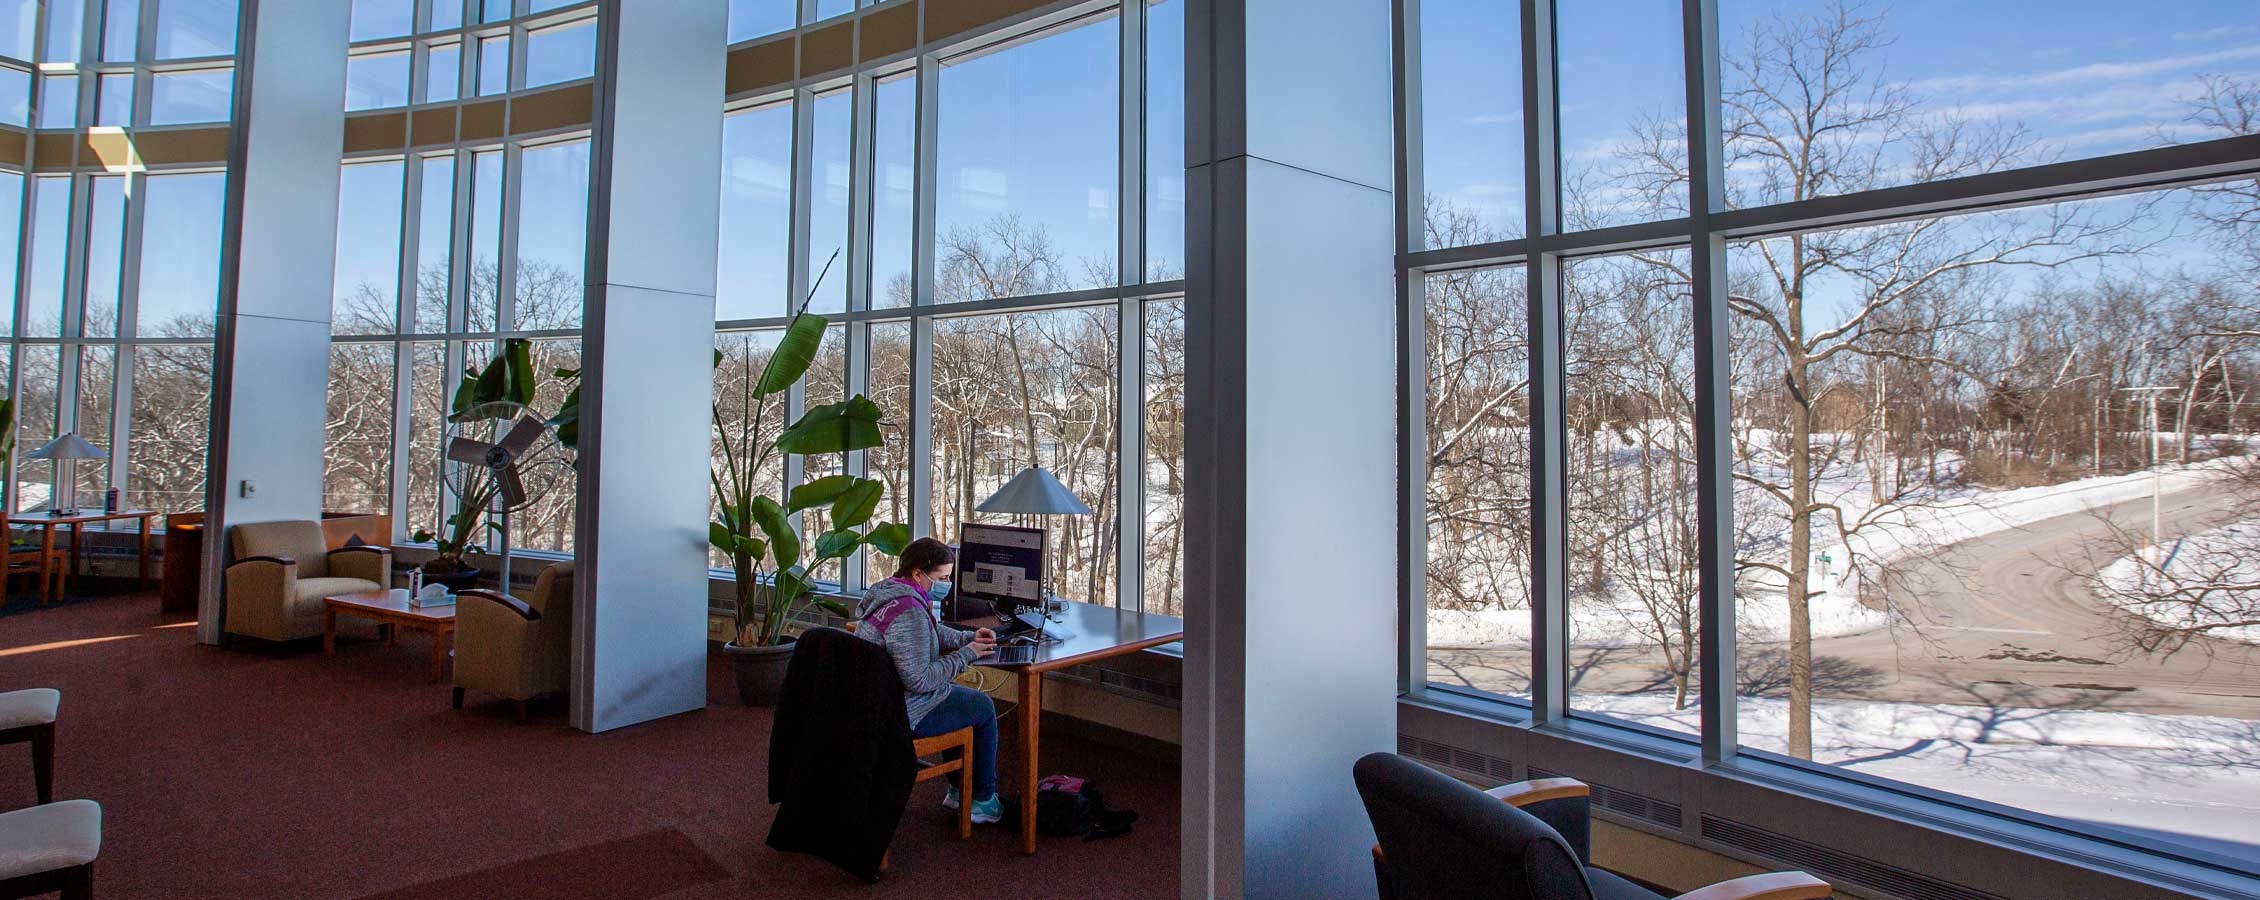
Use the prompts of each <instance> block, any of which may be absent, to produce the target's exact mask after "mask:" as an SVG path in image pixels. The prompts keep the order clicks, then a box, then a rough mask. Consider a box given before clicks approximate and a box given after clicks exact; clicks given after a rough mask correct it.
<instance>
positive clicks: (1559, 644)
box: [1522, 0, 1569, 724]
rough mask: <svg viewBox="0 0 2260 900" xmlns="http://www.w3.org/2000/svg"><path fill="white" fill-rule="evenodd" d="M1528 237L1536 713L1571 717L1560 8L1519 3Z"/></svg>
mask: <svg viewBox="0 0 2260 900" xmlns="http://www.w3.org/2000/svg"><path fill="white" fill-rule="evenodd" d="M1522 85H1523V87H1522V105H1523V117H1522V120H1523V146H1524V148H1525V149H1524V153H1523V180H1524V184H1525V188H1524V202H1523V216H1524V222H1523V225H1524V230H1523V233H1524V235H1525V237H1524V241H1525V242H1526V244H1527V249H1526V250H1525V251H1524V257H1525V259H1527V260H1528V262H1527V263H1526V265H1525V270H1524V275H1525V277H1527V278H1528V279H1529V287H1528V290H1527V301H1528V303H1529V328H1530V334H1529V347H1530V516H1531V522H1530V541H1531V547H1530V614H1531V642H1530V649H1531V660H1530V711H1531V720H1532V722H1533V723H1534V724H1545V723H1548V722H1554V721H1559V720H1561V719H1563V718H1566V717H1567V716H1568V715H1569V666H1568V662H1569V595H1568V588H1567V583H1568V582H1567V579H1566V577H1565V576H1566V574H1567V572H1568V568H1569V559H1568V556H1567V551H1566V548H1567V546H1568V532H1569V514H1568V500H1569V493H1568V481H1567V480H1566V478H1565V475H1566V473H1567V469H1566V467H1565V465H1564V464H1565V462H1566V460H1567V457H1568V445H1567V443H1566V441H1565V440H1564V432H1565V425H1564V420H1563V413H1562V410H1563V406H1564V404H1565V403H1566V401H1567V396H1566V394H1565V390H1564V389H1565V386H1564V375H1565V372H1564V371H1563V363H1564V361H1565V359H1566V358H1567V357H1566V355H1565V347H1564V344H1565V336H1564V333H1563V328H1562V304H1561V301H1562V258H1561V257H1560V256H1559V255H1557V254H1550V253H1546V252H1544V251H1543V250H1542V249H1541V248H1542V247H1543V241H1542V239H1543V238H1544V237H1545V236H1547V235H1550V234H1553V233H1554V232H1555V231H1557V230H1558V229H1559V228H1560V227H1561V215H1560V189H1561V169H1560V149H1561V148H1560V144H1559V140H1560V129H1559V128H1558V127H1557V126H1558V123H1557V121H1556V118H1557V114H1558V112H1559V109H1560V107H1559V106H1558V105H1557V104H1558V102H1559V99H1560V98H1559V95H1558V92H1557V91H1556V89H1555V88H1556V85H1555V83H1554V2H1553V0H1522Z"/></svg>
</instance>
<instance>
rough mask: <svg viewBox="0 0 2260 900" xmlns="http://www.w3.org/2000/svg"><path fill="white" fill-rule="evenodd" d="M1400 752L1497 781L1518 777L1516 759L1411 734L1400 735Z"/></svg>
mask: <svg viewBox="0 0 2260 900" xmlns="http://www.w3.org/2000/svg"><path fill="white" fill-rule="evenodd" d="M1397 753H1398V754H1399V755H1402V756H1410V757H1413V758H1415V759H1421V760H1426V761H1428V762H1432V763H1435V764H1437V765H1442V766H1451V767H1452V768H1455V769H1458V770H1460V771H1462V772H1466V773H1468V774H1470V775H1480V776H1484V777H1487V778H1492V779H1497V781H1496V783H1497V784H1505V783H1507V782H1509V781H1513V780H1514V777H1515V776H1514V771H1515V770H1514V763H1512V762H1510V761H1508V760H1506V759H1503V758H1500V757H1497V756H1492V755H1490V754H1488V753H1478V752H1476V751H1474V750H1469V749H1467V748H1465V747H1454V746H1452V745H1450V744H1445V743H1440V742H1437V741H1431V740H1426V739H1424V738H1417V737H1413V736H1412V735H1409V734H1403V733H1399V734H1398V735H1397Z"/></svg>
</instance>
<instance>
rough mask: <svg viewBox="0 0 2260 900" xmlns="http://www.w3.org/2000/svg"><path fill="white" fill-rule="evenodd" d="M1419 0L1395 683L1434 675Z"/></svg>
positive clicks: (1408, 116)
mask: <svg viewBox="0 0 2260 900" xmlns="http://www.w3.org/2000/svg"><path fill="white" fill-rule="evenodd" d="M1420 3H1421V0H1397V3H1396V7H1397V8H1396V10H1395V13H1396V15H1395V18H1394V20H1393V26H1394V28H1395V30H1396V35H1395V36H1396V42H1397V47H1396V52H1397V66H1396V91H1397V103H1396V107H1397V117H1396V129H1397V135H1396V137H1397V146H1398V147H1399V148H1400V149H1399V150H1398V152H1397V184H1396V188H1397V260H1396V270H1397V390H1398V401H1397V491H1398V492H1397V508H1398V511H1399V515H1398V517H1397V635H1398V641H1399V645H1398V651H1397V689H1398V690H1399V691H1412V690H1417V689H1419V688H1421V687H1423V686H1425V685H1426V684H1427V683H1428V577H1427V576H1428V463H1427V459H1428V454H1427V448H1428V375H1427V368H1428V359H1427V351H1426V348H1427V346H1428V344H1427V326H1428V321H1427V316H1426V315H1425V311H1426V306H1427V299H1426V287H1427V285H1426V283H1425V279H1426V276H1425V275H1424V274H1423V273H1420V272H1415V271H1412V270H1410V269H1407V268H1405V255H1406V253H1408V252H1410V251H1412V250H1417V249H1419V248H1420V247H1421V246H1423V241H1424V237H1423V235H1422V234H1421V228H1422V222H1423V221H1424V219H1423V213H1424V200H1423V199H1422V194H1421V184H1422V181H1423V175H1424V172H1423V162H1424V160H1425V157H1424V156H1423V153H1422V144H1421V81H1420V71H1421V70H1420V66H1421V62H1420V60H1421V56H1420V50H1421V47H1420V14H1421V12H1420Z"/></svg>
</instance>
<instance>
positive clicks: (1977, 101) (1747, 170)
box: [1719, 0, 2256, 206]
mask: <svg viewBox="0 0 2260 900" xmlns="http://www.w3.org/2000/svg"><path fill="white" fill-rule="evenodd" d="M2254 12H2255V9H2254V7H2253V5H2252V4H2251V3H2248V2H2238V0H2206V2H2184V3H2167V4H2156V5H2149V4H2126V3H2073V4H2061V5H2059V6H2058V7H2053V8H2051V13H2050V15H2048V16H2047V17H2045V18H2044V19H2042V20H2039V21H2033V22H2025V21H2023V20H2021V19H2017V20H2014V21H2013V22H2012V20H2011V19H2010V17H2009V16H2008V13H2009V10H2007V9H1997V8H1992V7H1989V6H1986V5H1982V4H1981V5H1977V6H1967V5H1959V4H1946V3H1935V2H1926V3H1919V4H1898V5H1892V6H1880V5H1879V6H1874V7H1861V8H1859V9H1858V10H1857V11H1856V14H1854V15H1849V16H1838V15H1837V14H1836V12H1835V10H1834V9H1833V8H1831V7H1826V6H1821V5H1807V4H1800V3H1794V2H1786V0H1725V2H1721V3H1720V4H1719V37H1720V44H1721V47H1720V50H1721V56H1722V60H1721V64H1720V66H1719V75H1720V78H1721V82H1722V84H1721V88H1722V94H1723V97H1722V100H1723V101H1724V108H1723V110H1722V114H1723V116H1724V124H1725V126H1726V127H1725V128H1723V129H1722V131H1723V132H1724V133H1725V135H1726V151H1727V152H1726V159H1727V162H1728V170H1727V171H1728V181H1729V183H1730V184H1732V185H1733V187H1734V188H1735V190H1734V191H1732V192H1731V193H1730V195H1729V198H1728V201H1729V204H1730V205H1733V206H1755V205H1760V204H1766V203H1783V202H1791V201H1796V200H1803V199H1807V198H1810V197H1816V196H1827V195H1832V194H1844V193H1851V192H1853V191H1860V190H1867V189H1872V188H1880V187H1891V186H1896V185H1904V184H1920V183H1924V182H1928V181H1935V180H1938V179H1941V178H1947V177H1952V176H1957V175H1968V174H1974V173H1978V172H1984V171H1991V170H1997V169H2005V168H2010V167H2014V166H2022V165H2032V164H2036V163H2047V162H2057V161H2060V160H2071V159H2080V158H2083V157H2091V156H2102V155H2106V154H2112V153H2123V152H2127V151H2132V150H2142V149H2146V148H2151V147H2160V146H2167V145H2172V144H2180V143H2187V142H2191V141H2202V140H2210V139H2213V138H2218V137H2224V136H2227V135H2228V134H2229V133H2232V132H2235V131H2237V130H2239V129H2241V130H2245V131H2249V130H2250V129H2251V128H2252V127H2253V121H2252V117H2253V115H2254V110H2253V107H2252V106H2250V105H2248V101H2249V99H2250V97H2251V95H2252V90H2251V84H2252V82H2251V79H2252V76H2253V74H2254V69H2253V67H2252V64H2251V58H2252V55H2253V54H2254V53H2255V52H2256V49H2255V47H2254V45H2253V41H2252V37H2253V33H2252V22H2253V19H2254ZM2071 47H2077V48H2080V49H2079V51H2078V52H2076V53H2069V54H2068V53H2066V48H2071ZM1824 80H1825V83H1827V84H1828V86H1829V88H1828V90H1826V91H1805V90H1800V89H1799V85H1801V84H1810V83H1818V82H1823V81H1824ZM2240 98H2242V99H2244V100H2246V101H2247V105H2240V103H2239V99H2240Z"/></svg>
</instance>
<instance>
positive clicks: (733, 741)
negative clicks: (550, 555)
mask: <svg viewBox="0 0 2260 900" xmlns="http://www.w3.org/2000/svg"><path fill="white" fill-rule="evenodd" d="M156 606H157V605H156V601H155V599H154V598H153V597H152V596H149V595H131V596H120V597H113V598H106V599H100V600H94V601H89V602H82V603H76V604H73V605H69V606H63V607H58V608H54V609H48V610H39V611H34V612H28V613H24V614H20V615H11V616H7V617H5V618H0V689H15V688H19V687H53V688H59V689H61V690H62V692H63V707H62V717H61V722H60V726H59V731H60V733H59V736H58V738H57V749H56V767H55V768H56V774H55V793H56V796H57V798H59V799H61V798H70V797H87V798H90V799H93V800H96V801H99V802H100V803H101V804H102V811H103V820H104V829H103V843H102V856H101V859H100V860H99V861H98V862H97V863H96V865H95V885H96V892H97V895H98V896H104V897H112V898H117V897H196V898H208V897H292V898H300V897H303V898H339V900H360V898H371V900H374V898H384V900H411V898H414V900H422V898H439V897H509V896H529V897H530V896H544V897H561V898H625V900H646V898H693V897H750V896H758V897H780V898H789V897H912V896H916V897H922V898H935V897H962V896H984V897H986V896H995V897H1010V898H1023V897H1024V898H1079V897H1092V898H1103V897H1139V898H1145V897H1167V896H1171V895H1174V894H1175V893H1176V889H1177V853H1178V847H1177V771H1176V768H1175V766H1173V765H1170V764H1168V763H1166V762H1161V761H1156V760H1154V759H1152V758H1149V757H1144V756H1139V755H1135V754H1131V753H1126V752H1123V751H1119V750H1115V749H1113V748H1109V747H1105V746H1101V745H1096V744H1091V743H1088V742H1078V741H1074V740H1071V739H1068V738H1066V737H1064V736H1055V737H1051V738H1048V739H1047V740H1046V741H1045V744H1044V749H1045V751H1046V753H1045V764H1044V770H1045V771H1046V772H1070V773H1074V774H1079V775H1087V776H1090V777H1093V778H1095V779H1097V780H1098V781H1099V783H1100V784H1101V785H1102V786H1103V787H1104V788H1105V790H1106V792H1107V799H1108V801H1109V803H1110V804H1111V805H1117V806H1122V807H1127V808H1130V809H1135V810H1137V811H1138V812H1139V814H1140V817H1141V818H1140V819H1139V822H1138V825H1137V828H1136V830H1135V831H1134V832H1132V833H1131V834H1130V835H1127V836H1124V837H1120V838H1115V839H1112V840H1106V841H1096V842H1088V843H1086V842H1083V841H1080V840H1072V839H1058V838H1047V839H1044V840H1043V841H1042V843H1041V844H1040V846H1039V848H1038V853H1037V855H1036V856H1034V857H1023V856H1021V855H1019V853H1018V852H1017V851H1016V846H1015V844H1016V842H1015V841H1014V839H1013V834H1012V833H1010V832H1008V831H1007V830H1006V829H1004V828H1002V827H997V826H986V827H976V829H975V830H974V834H973V838H972V839H971V840H968V841H959V840H957V839H956V836H955V832H954V829H953V825H954V823H953V821H952V819H951V818H950V815H949V813H947V812H946V811H944V810H943V809H942V808H941V805H940V801H941V793H942V790H943V788H942V785H941V783H940V782H939V781H935V782H929V783H927V784H925V785H921V786H920V787H919V789H918V792H917V794H915V795H914V796H913V797H912V798H911V808H910V811H909V813H908V814H907V815H906V816H905V818H904V823H903V827H902V830H901V831H900V832H899V833H898V834H897V835H896V837H895V843H894V849H893V868H892V869H891V870H890V872H889V873H888V875H887V877H886V878H885V879H884V880H883V881H881V883H879V884H877V885H865V884H863V883H862V882H860V881H857V880H856V879H854V878H852V877H850V876H848V875H846V874H845V873H843V872H841V871H839V870H838V869H835V868H833V867H832V866H831V865H830V864H828V863H824V862H821V861H819V860H815V859H811V858H806V857H800V856H793V855H787V854H781V853H778V852H776V851H773V850H770V849H769V848H768V847H767V846H765V845H764V844H762V838H763V837H764V836H765V835H766V834H767V833H768V829H769V820H770V812H771V808H770V807H769V805H768V804H767V803H766V802H765V801H764V799H763V797H762V786H763V784H764V762H765V759H766V756H767V748H768V741H769V713H768V712H767V711H761V710H752V709H747V708H745V707H742V706H739V705H737V701H736V698H735V697H734V696H733V691H732V689H731V688H730V686H729V673H728V671H727V669H726V667H725V664H724V663H723V661H722V660H721V659H720V657H719V656H717V657H716V658H715V660H714V663H715V664H714V665H711V666H710V667H709V669H708V687H709V697H710V703H711V704H712V705H711V706H709V707H708V708H707V709H705V710H703V711H699V712H693V713H688V714H685V715H680V716H674V717H672V718H669V719H664V720H661V721H658V722H651V723H646V724H643V725H638V726H635V727H632V728H626V729H622V730H620V731H616V732H612V733H607V734H601V735H586V734H580V733H578V732H575V731H573V730H571V729H570V728H568V727H567V726H566V725H565V723H564V710H563V707H562V704H560V703H557V702H554V701H553V702H551V703H549V704H546V705H540V706H537V707H536V713H535V717H534V721H533V723H532V724H530V725H526V726H519V725H517V724H515V723H514V722H513V721H512V719H511V716H510V709H509V706H508V705H507V704H502V703H487V704H483V705H481V704H479V703H478V702H477V699H476V698H477V696H478V695H476V694H473V695H472V697H473V703H472V704H470V705H468V706H467V707H466V708H465V709H464V710H462V711H460V712H458V711H454V710H450V709H448V689H447V686H446V685H435V684H429V683H426V681H425V680H424V679H425V677H426V675H427V674H428V670H427V668H426V667H427V665H428V659H429V658H428V657H427V656H426V654H427V653H428V652H429V645H428V643H426V642H425V640H424V638H423V636H422V635H418V634H406V635H403V636H402V638H401V642H400V645H399V646H397V647H385V646H383V645H382V644H380V643H377V642H375V641H374V640H373V639H369V638H370V636H371V635H373V631H372V630H370V629H368V628H367V627H366V626H362V627H359V628H356V629H354V631H353V633H354V634H356V635H359V636H361V637H362V638H363V639H361V640H356V641H353V642H351V643H345V642H343V641H341V646H340V647H339V650H338V656H337V657H336V658H334V659H332V658H326V657H324V656H322V655H321V651H320V648H319V646H318V643H319V642H315V644H314V645H309V646H308V647H306V648H303V649H301V648H297V647H290V648H283V649H281V650H279V651H278V650H270V649H251V650H245V649H229V650H222V649H218V648H213V647H199V646H197V645H196V644H195V641H194V636H193V634H192V633H191V632H192V629H191V628H190V627H189V626H187V625H186V624H184V623H183V620H181V619H179V618H177V617H160V616H159V615H158V614H157V612H156ZM1006 732H1007V734H1006V739H1005V740H1006V745H1005V748H1004V756H1005V759H1006V761H1007V763H1009V761H1010V760H1011V759H1012V758H1013V755H1014V753H1015V748H1014V747H1013V746H1012V744H1011V737H1010V729H1009V728H1007V729H1006ZM26 747H27V745H21V744H18V745H14V746H9V747H0V809H14V808H17V807H21V806H28V805H30V804H31V803H33V802H34V796H33V791H32V780H31V760H30V751H29V750H28V749H27V748H26Z"/></svg>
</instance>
